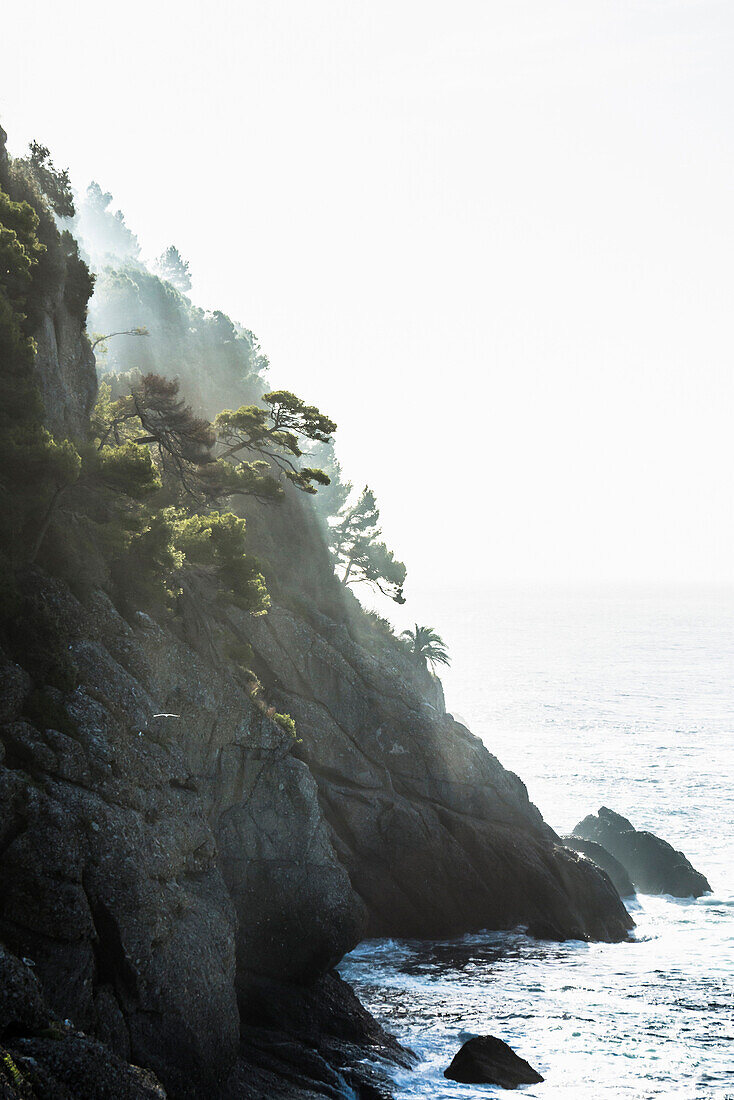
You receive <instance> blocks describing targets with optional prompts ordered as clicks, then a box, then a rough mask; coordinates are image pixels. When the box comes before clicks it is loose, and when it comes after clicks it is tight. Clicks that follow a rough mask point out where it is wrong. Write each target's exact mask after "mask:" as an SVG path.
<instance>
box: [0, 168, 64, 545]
mask: <svg viewBox="0 0 734 1100" xmlns="http://www.w3.org/2000/svg"><path fill="white" fill-rule="evenodd" d="M38 227H39V217H38V214H37V212H36V210H34V209H33V207H31V205H30V204H29V203H27V202H25V201H14V200H13V199H11V198H10V196H9V195H8V194H7V192H6V191H4V190H2V189H0V363H1V364H2V370H1V371H0V470H2V474H1V475H0V553H2V554H4V555H5V557H6V558H7V559H8V560H9V561H10V562H11V563H12V564H14V565H17V564H20V563H22V562H23V561H24V560H26V559H28V558H31V559H32V558H33V556H34V552H35V548H36V546H37V540H38V536H39V531H40V530H42V529H43V527H44V525H45V524H46V523H47V517H48V515H49V514H50V510H51V509H53V506H54V504H53V502H54V501H55V499H56V498H57V497H58V494H59V493H60V492H61V491H62V490H63V488H64V487H65V486H66V485H68V484H71V483H73V482H74V481H75V480H76V478H77V477H78V475H79V469H80V465H81V460H80V458H79V455H78V453H77V451H76V448H75V447H74V445H73V444H72V443H71V442H70V441H68V440H62V441H60V442H57V441H56V440H55V439H54V438H53V437H52V436H51V435H50V434H49V432H47V431H46V429H45V428H44V427H43V425H42V422H41V420H42V413H43V410H42V405H41V398H40V394H39V390H38V386H37V384H36V381H35V379H34V377H33V358H34V355H35V344H34V341H33V339H32V336H31V333H32V323H31V321H30V319H29V316H28V314H29V311H30V307H31V306H32V305H33V304H34V296H37V294H38V288H37V286H36V284H35V282H34V279H35V272H36V268H37V265H38V263H39V260H40V258H41V257H42V256H43V255H44V254H45V251H46V250H45V248H44V246H43V244H42V243H41V242H40V241H39V239H38Z"/></svg>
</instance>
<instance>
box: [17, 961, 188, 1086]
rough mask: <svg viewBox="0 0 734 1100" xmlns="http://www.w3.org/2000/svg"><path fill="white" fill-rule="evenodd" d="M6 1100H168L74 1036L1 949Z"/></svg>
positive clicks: (98, 1047)
mask: <svg viewBox="0 0 734 1100" xmlns="http://www.w3.org/2000/svg"><path fill="white" fill-rule="evenodd" d="M0 1096H2V1097H3V1100H98V1098H99V1097H101V1096H108V1097H115V1098H116V1100H117V1098H119V1100H165V1096H166V1094H165V1092H164V1090H163V1089H162V1087H161V1086H160V1084H159V1083H158V1082H157V1081H156V1080H155V1078H154V1077H153V1075H152V1074H151V1073H149V1072H147V1071H145V1070H141V1069H139V1068H138V1067H137V1066H131V1065H129V1064H127V1063H126V1062H125V1061H123V1060H122V1059H121V1058H118V1057H116V1055H114V1054H113V1053H112V1052H111V1051H110V1050H109V1049H108V1047H106V1046H105V1045H104V1044H103V1043H102V1042H98V1041H96V1040H94V1039H91V1038H90V1037H89V1036H87V1035H84V1034H82V1032H80V1031H75V1030H74V1029H73V1028H72V1027H70V1026H69V1025H68V1024H66V1023H64V1022H63V1021H61V1020H60V1019H59V1018H58V1017H57V1016H56V1015H55V1014H54V1013H53V1012H52V1011H51V1009H50V1008H49V1006H48V1004H47V1003H46V1001H45V999H44V995H43V991H42V989H41V987H40V985H39V983H38V981H37V979H36V977H35V975H34V973H33V970H32V969H31V968H30V966H28V965H27V964H26V963H25V962H22V961H21V960H20V959H18V958H16V957H15V956H14V955H13V954H11V953H10V952H9V951H7V950H6V949H5V948H4V947H2V946H0Z"/></svg>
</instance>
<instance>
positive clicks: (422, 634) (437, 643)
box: [401, 623, 451, 667]
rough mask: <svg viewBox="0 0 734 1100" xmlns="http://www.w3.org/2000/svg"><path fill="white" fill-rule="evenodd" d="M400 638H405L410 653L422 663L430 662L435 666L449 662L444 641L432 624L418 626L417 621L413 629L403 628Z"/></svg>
mask: <svg viewBox="0 0 734 1100" xmlns="http://www.w3.org/2000/svg"><path fill="white" fill-rule="evenodd" d="M401 638H405V640H406V641H407V642H408V645H409V647H410V651H411V653H412V654H413V655H414V656H415V657H416V658H417V659H418V660H419V661H422V662H423V664H424V665H425V664H430V665H431V666H432V667H435V666H436V665H449V664H451V661H450V659H449V655H448V652H447V650H446V643H445V642H444V640H443V638H442V637H441V636H440V634H437V633H436V631H435V630H434V629H433V627H432V626H418V623H416V624H415V629H414V630H404V631H403V633H402V634H401Z"/></svg>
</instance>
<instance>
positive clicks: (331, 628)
mask: <svg viewBox="0 0 734 1100" xmlns="http://www.w3.org/2000/svg"><path fill="white" fill-rule="evenodd" d="M242 629H243V630H244V629H245V625H244V624H243V627H242ZM246 629H247V631H248V638H249V640H250V642H251V643H252V645H253V648H254V649H255V652H256V655H257V658H258V662H259V665H258V667H259V668H261V669H262V670H267V671H263V672H262V675H263V677H264V678H266V679H267V680H268V682H271V683H274V684H276V685H277V691H278V695H277V700H278V705H279V709H281V710H286V711H288V713H290V714H291V715H293V717H294V718H295V719H296V724H297V729H298V733H299V738H300V742H299V744H298V745H297V746H296V748H295V751H296V752H297V753H298V755H299V756H301V757H302V759H303V760H304V761H305V762H306V763H307V764H308V766H309V769H310V771H311V773H312V774H313V776H314V777H315V779H316V782H317V783H318V787H319V794H320V800H321V806H322V809H323V812H324V814H325V816H326V819H327V821H328V822H329V825H330V826H331V828H332V831H333V837H334V841H333V842H334V847H335V849H336V851H337V853H338V855H339V859H340V861H341V862H342V863H343V864H344V866H345V867H346V869H347V870H348V872H349V876H350V879H351V882H352V885H353V887H354V889H355V890H356V892H357V894H358V895H359V896H360V898H362V899H363V900H364V902H365V903H366V905H367V909H368V914H369V926H368V932H369V934H370V935H373V936H426V937H432V938H438V937H443V936H450V935H455V934H459V933H462V932H466V931H468V930H471V929H479V928H487V927H490V928H508V927H512V926H514V925H517V924H521V923H522V924H527V925H530V926H532V927H535V928H537V929H539V930H542V929H545V928H548V929H551V930H552V932H551V934H552V935H553V937H554V938H580V939H588V938H592V939H607V940H618V939H622V938H624V937H625V936H626V934H627V931H628V929H629V928H630V927H631V926H632V921H631V919H630V917H629V915H628V914H627V912H626V910H625V908H624V906H623V905H622V903H621V901H620V899H619V897H618V895H617V893H616V891H615V890H614V889H613V888H612V887H611V885H610V884H609V882H608V880H606V878H605V877H604V876H602V875H600V874H598V872H597V871H596V869H595V868H594V867H592V866H591V865H590V864H589V863H588V861H585V860H580V859H578V858H577V857H576V856H574V855H573V854H572V853H570V852H569V851H568V850H567V849H565V848H563V847H562V846H560V845H558V844H557V843H556V838H555V836H554V834H552V833H551V831H550V830H549V829H548V828H547V826H546V825H545V823H544V822H543V820H542V818H541V816H540V814H539V812H538V811H537V809H536V808H535V807H534V806H533V805H532V804H531V802H530V801H529V799H528V795H527V791H526V789H525V786H524V784H523V783H522V782H521V781H520V779H518V777H517V776H516V775H514V774H513V773H512V772H508V771H506V770H505V769H504V768H503V767H502V765H501V764H500V763H499V761H498V760H497V759H496V758H495V757H494V756H492V755H491V754H490V753H489V752H488V751H487V749H486V748H485V746H484V744H483V743H482V742H481V741H480V740H479V738H477V737H474V736H473V735H472V734H471V733H470V732H469V731H468V730H467V729H465V728H464V727H463V726H461V725H459V724H458V723H457V722H455V721H454V720H453V719H452V718H451V717H450V716H449V715H447V714H446V713H445V711H444V708H443V704H442V700H441V698H440V696H439V695H438V694H437V693H433V694H432V695H431V700H432V701H431V702H430V704H429V703H428V702H427V701H426V693H425V691H424V678H425V676H426V675H427V674H426V673H425V671H422V670H420V669H418V670H417V671H416V667H415V665H414V663H413V662H412V661H411V659H410V657H409V655H408V654H407V653H405V652H402V653H401V651H400V647H399V645H398V643H396V642H394V641H393V642H392V643H390V642H389V640H386V641H385V643H384V645H385V649H386V650H387V656H383V655H382V654H379V653H378V654H375V653H373V652H370V651H369V650H368V649H367V648H365V646H364V645H360V644H358V643H357V642H355V641H354V639H353V638H352V636H351V635H350V632H349V630H348V629H347V626H346V625H345V624H344V623H341V624H339V623H335V622H333V621H332V620H330V619H327V618H326V617H325V616H323V615H319V614H318V613H315V612H314V613H312V614H311V615H310V616H309V618H308V620H306V619H305V618H304V617H302V616H300V615H296V614H295V613H293V612H291V611H289V610H287V609H285V608H281V607H275V608H273V609H272V611H271V612H270V613H269V614H268V616H267V617H266V618H265V619H262V620H254V621H252V622H250V623H247V625H246ZM388 658H389V660H388Z"/></svg>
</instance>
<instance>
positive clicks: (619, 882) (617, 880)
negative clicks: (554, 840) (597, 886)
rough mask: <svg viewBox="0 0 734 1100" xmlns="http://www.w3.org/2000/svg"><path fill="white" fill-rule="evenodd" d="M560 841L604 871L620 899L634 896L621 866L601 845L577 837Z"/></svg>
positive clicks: (633, 891)
mask: <svg viewBox="0 0 734 1100" xmlns="http://www.w3.org/2000/svg"><path fill="white" fill-rule="evenodd" d="M561 840H562V841H563V843H564V844H565V846H566V847H567V848H572V849H573V851H574V852H578V853H579V854H580V855H582V856H586V858H587V859H590V860H591V861H592V863H595V864H596V866H597V867H600V868H601V869H602V871H606V873H607V874H608V875H609V877H610V879H611V880H612V882H613V883H614V888H615V890H616V891H617V893H618V894H619V896H620V897H621V898H629V897H632V896H633V895H634V894H635V886H634V883H633V882H632V879H631V878H630V877H629V875H628V874H627V872H626V871H625V869H624V867H623V866H622V864H621V863H620V862H619V860H618V859H615V858H614V856H613V855H612V853H611V852H608V851H607V850H606V848H603V847H602V845H601V844H596V843H595V842H594V841H593V840H582V839H581V837H578V836H564V837H561Z"/></svg>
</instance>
